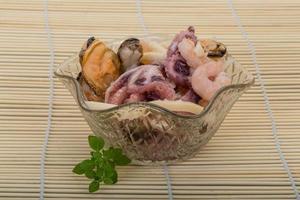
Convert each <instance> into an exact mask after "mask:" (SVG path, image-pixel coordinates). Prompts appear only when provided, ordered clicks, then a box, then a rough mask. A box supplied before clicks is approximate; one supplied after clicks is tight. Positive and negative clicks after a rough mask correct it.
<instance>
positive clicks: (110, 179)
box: [103, 170, 118, 185]
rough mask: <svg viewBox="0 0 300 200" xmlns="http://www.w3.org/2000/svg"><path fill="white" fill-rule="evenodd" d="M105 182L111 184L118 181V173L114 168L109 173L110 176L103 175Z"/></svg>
mask: <svg viewBox="0 0 300 200" xmlns="http://www.w3.org/2000/svg"><path fill="white" fill-rule="evenodd" d="M103 181H104V183H105V184H108V185H111V184H115V183H116V182H118V173H117V171H116V170H114V171H113V172H112V173H111V176H109V177H104V179H103Z"/></svg>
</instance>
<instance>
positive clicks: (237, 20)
mask: <svg viewBox="0 0 300 200" xmlns="http://www.w3.org/2000/svg"><path fill="white" fill-rule="evenodd" d="M227 3H228V6H229V7H230V9H231V13H232V16H233V18H234V20H235V23H236V24H237V26H238V28H239V30H240V32H241V33H242V35H243V38H244V39H245V40H246V41H247V45H248V48H249V50H250V52H251V57H252V60H253V63H254V66H255V70H256V76H257V79H258V82H259V85H260V89H261V91H262V94H263V98H264V102H265V109H266V111H267V114H268V117H269V119H270V121H271V125H272V136H273V139H274V142H275V146H276V150H277V152H278V154H279V157H280V160H281V163H282V165H283V168H284V170H285V171H286V173H287V175H288V178H289V181H290V183H291V186H292V188H293V191H294V193H295V196H296V199H297V200H300V195H299V192H298V189H297V186H296V182H295V179H294V177H293V175H292V172H291V170H290V168H289V166H288V163H287V161H286V159H285V156H284V155H283V152H282V150H281V145H280V140H279V138H278V134H277V127H276V123H275V119H274V116H273V112H272V109H271V105H270V101H269V97H268V95H267V91H266V88H265V84H264V80H263V79H262V77H261V73H260V66H259V64H258V62H257V59H256V50H255V47H254V45H253V43H252V42H251V41H250V39H249V37H248V33H247V32H246V31H245V29H244V27H243V25H242V23H241V19H240V17H239V16H238V15H237V13H236V10H235V8H234V6H233V3H232V0H227Z"/></svg>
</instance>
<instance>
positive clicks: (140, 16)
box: [0, 0, 300, 200]
mask: <svg viewBox="0 0 300 200" xmlns="http://www.w3.org/2000/svg"><path fill="white" fill-rule="evenodd" d="M232 6H233V7H234V9H235V10H236V14H237V16H238V17H239V18H240V25H242V26H243V29H244V31H246V33H247V37H248V39H249V40H250V41H251V43H250V47H251V44H253V47H254V48H255V49H256V52H253V54H251V48H249V45H248V44H247V39H245V38H244V37H243V34H242V32H241V30H240V29H239V23H238V22H237V21H236V19H237V18H235V17H234V15H233V13H234V12H232V10H231V8H232ZM143 23H144V25H143ZM188 25H194V26H195V28H196V30H197V35H200V36H202V37H216V38H217V39H218V40H220V41H222V42H224V43H225V44H226V45H227V46H228V49H229V51H230V52H231V53H232V54H233V55H234V56H235V57H236V59H237V60H238V61H239V62H241V63H242V64H243V65H244V66H245V67H247V68H248V69H249V70H250V71H251V72H252V73H253V74H255V73H256V70H255V69H256V68H255V63H254V62H253V58H255V57H256V60H257V64H258V65H259V66H257V67H259V68H260V75H261V78H262V81H263V83H264V86H265V90H262V85H261V83H260V81H259V80H256V84H255V86H254V87H252V89H251V90H249V91H248V92H247V94H245V95H243V96H242V98H241V99H240V100H239V102H237V103H236V104H235V106H234V108H233V109H232V111H231V112H230V114H229V115H228V116H227V118H226V120H225V121H224V123H223V125H222V127H221V128H220V130H219V131H218V132H217V134H216V135H215V137H214V138H213V139H212V140H211V142H210V143H209V144H208V145H207V146H206V147H205V148H204V149H203V150H202V152H201V153H199V154H198V155H197V156H196V157H195V158H194V159H191V160H189V161H186V162H184V163H178V164H176V165H171V166H169V176H170V179H171V188H170V189H171V192H172V195H171V194H168V187H167V179H166V176H165V174H164V169H163V167H141V166H128V167H122V168H120V169H119V172H120V174H119V177H120V180H119V182H118V184H117V185H114V186H103V187H102V190H101V191H100V192H98V193H96V194H89V193H88V192H87V185H88V181H87V180H86V178H84V177H79V176H76V175H74V174H72V172H71V169H72V167H73V166H74V164H75V163H77V162H78V161H80V160H81V159H84V158H86V157H87V156H88V155H89V151H88V144H87V135H88V134H90V133H91V132H90V129H89V127H88V125H87V124H86V122H85V121H84V119H83V117H82V116H81V113H80V112H79V110H78V108H77V106H76V105H75V102H74V100H73V99H72V97H71V95H70V94H69V92H68V91H67V90H66V89H65V88H64V87H63V85H62V84H61V83H60V82H58V80H57V79H56V78H54V80H53V81H52V79H49V70H50V72H51V70H52V68H55V67H56V66H57V65H58V64H60V63H61V62H62V61H63V60H65V59H66V58H67V57H68V56H70V55H72V54H74V53H75V52H77V51H78V50H79V49H80V47H81V44H82V43H83V42H84V41H85V39H86V38H87V37H88V36H91V35H95V36H97V37H100V38H102V39H103V40H109V39H115V38H119V37H124V36H126V35H137V36H138V35H143V34H146V33H150V34H151V33H153V34H155V33H164V34H165V33H166V34H171V33H176V32H178V31H179V30H182V29H185V28H186V27H187V26H188ZM299 31H300V1H298V0H286V1H282V0H272V1H271V0H252V1H249V0H233V2H231V1H230V0H229V2H227V1H226V0H217V1H211V0H203V1H198V0H188V1H176V0H170V1H164V2H163V1H160V0H155V1H153V0H151V1H150V0H144V1H135V0H110V1H108V0H107V1H97V0H88V1H84V0H65V1H60V0H49V2H47V1H43V0H27V1H25V0H24V1H21V0H10V1H7V0H6V1H5V0H0V199H3V200H12V199H14V200H17V199H39V198H40V199H43V198H44V199H61V200H62V199H64V200H67V199H72V200H74V199H82V200H83V199H172V197H173V199H296V194H297V193H298V194H299V191H300V132H299V127H300V54H299V53H300V34H299ZM253 56H254V57H253ZM52 61H53V62H54V63H53V64H52ZM49 80H50V81H49ZM52 83H53V88H54V90H53V99H52V98H51V96H52V95H51V90H50V89H51V84H52ZM263 91H265V92H266V94H267V97H268V99H269V104H270V105H266V100H265V99H264V97H263ZM49 97H50V98H49ZM49 99H50V101H49ZM51 99H52V100H53V101H51ZM49 106H50V107H49ZM269 108H271V111H272V114H273V120H272V119H271V118H272V117H271V116H270V112H269V113H268V112H267V111H268V109H269ZM269 111H270V110H269ZM272 122H273V131H272ZM274 125H276V129H275V126H274ZM48 129H49V131H48ZM45 134H46V135H47V134H49V141H48V144H47V145H45V144H46V143H45ZM278 144H280V146H279V145H278ZM44 147H46V148H44ZM279 147H280V149H279ZM278 150H279V151H278ZM43 151H44V153H45V168H44V173H43V170H42V171H41V167H42V168H43V159H41V155H42V154H43V153H42V152H43ZM280 152H281V153H282V154H280ZM282 155H283V156H284V158H285V160H283V157H282ZM280 156H281V157H280ZM41 160H42V161H41ZM284 161H286V162H284ZM41 163H42V164H41ZM284 164H286V165H285V167H284ZM287 169H288V170H290V175H288V173H287ZM41 177H42V179H43V177H44V178H45V182H44V186H43V184H42V185H41ZM42 183H43V181H42ZM293 183H295V186H294V187H293V185H292V184H293ZM43 188H44V190H43ZM41 196H42V197H41Z"/></svg>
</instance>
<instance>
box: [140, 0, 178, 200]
mask: <svg viewBox="0 0 300 200" xmlns="http://www.w3.org/2000/svg"><path fill="white" fill-rule="evenodd" d="M136 10H137V17H138V20H139V22H140V24H141V26H142V27H143V30H144V33H145V35H149V31H148V28H147V26H146V24H145V21H144V17H143V13H142V6H141V1H140V0H136ZM164 175H165V177H166V181H167V188H168V197H169V200H173V192H172V183H171V178H170V175H169V169H168V165H167V164H165V165H164Z"/></svg>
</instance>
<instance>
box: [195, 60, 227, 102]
mask: <svg viewBox="0 0 300 200" xmlns="http://www.w3.org/2000/svg"><path fill="white" fill-rule="evenodd" d="M217 65H218V64H217V63H216V62H214V61H210V62H208V63H206V64H204V65H202V66H200V67H198V68H197V69H196V70H195V71H194V73H193V75H192V78H191V82H192V88H193V90H194V91H195V92H196V93H197V94H198V95H199V96H200V97H202V99H204V100H207V101H209V100H210V99H211V98H212V96H213V95H214V94H215V93H216V91H217V90H219V89H220V88H221V87H223V86H225V85H229V84H230V79H229V78H228V77H227V75H226V73H225V72H220V73H218V74H217V75H215V73H216V72H217V71H218V70H212V69H215V68H217V67H218V66H217ZM212 72H214V73H212Z"/></svg>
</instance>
